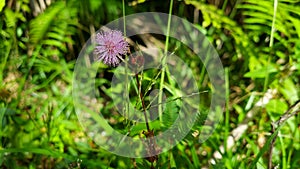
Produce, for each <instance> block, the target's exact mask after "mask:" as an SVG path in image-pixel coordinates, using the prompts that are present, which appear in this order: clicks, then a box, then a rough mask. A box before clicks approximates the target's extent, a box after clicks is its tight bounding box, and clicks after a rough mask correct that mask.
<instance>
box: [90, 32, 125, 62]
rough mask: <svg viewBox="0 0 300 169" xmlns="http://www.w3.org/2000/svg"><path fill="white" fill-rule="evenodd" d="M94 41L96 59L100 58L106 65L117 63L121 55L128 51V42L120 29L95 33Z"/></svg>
mask: <svg viewBox="0 0 300 169" xmlns="http://www.w3.org/2000/svg"><path fill="white" fill-rule="evenodd" d="M95 41H96V47H95V49H94V55H96V60H101V61H103V63H105V64H106V65H109V66H116V65H118V64H119V63H120V58H121V55H125V54H126V53H127V52H128V48H129V46H128V43H127V42H126V40H125V38H124V37H123V35H122V32H120V31H117V30H110V31H105V32H101V33H97V34H96V39H95Z"/></svg>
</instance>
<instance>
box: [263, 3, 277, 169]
mask: <svg viewBox="0 0 300 169" xmlns="http://www.w3.org/2000/svg"><path fill="white" fill-rule="evenodd" d="M277 5H278V0H274V13H273V19H272V28H271V37H270V43H269V47H270V48H271V49H270V51H271V53H270V55H271V54H272V51H273V49H272V48H273V43H274V33H275V22H276V13H277ZM270 55H269V56H268V62H267V68H266V78H265V82H264V89H263V92H266V90H267V85H268V83H269V71H268V69H269V64H270V62H271V56H270ZM273 131H275V127H274V126H273ZM276 136H277V135H276ZM276 136H275V138H274V140H272V142H271V148H270V150H269V159H268V160H269V162H268V168H269V169H271V168H272V154H273V146H274V142H275V139H276Z"/></svg>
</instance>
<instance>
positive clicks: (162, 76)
mask: <svg viewBox="0 0 300 169" xmlns="http://www.w3.org/2000/svg"><path fill="white" fill-rule="evenodd" d="M172 9H173V0H171V1H170V8H169V17H168V25H167V37H166V45H165V50H164V56H163V58H162V68H161V70H162V71H161V78H160V86H159V93H158V103H161V102H162V98H163V86H164V80H165V69H166V68H165V64H166V57H167V56H166V55H167V53H168V48H169V35H170V29H171V16H172ZM162 109H163V107H162V105H161V104H160V105H159V106H158V114H159V120H160V122H162Z"/></svg>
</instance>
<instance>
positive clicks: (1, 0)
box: [0, 0, 5, 12]
mask: <svg viewBox="0 0 300 169" xmlns="http://www.w3.org/2000/svg"><path fill="white" fill-rule="evenodd" d="M4 6H5V0H0V12H1V11H2V9H3V7H4Z"/></svg>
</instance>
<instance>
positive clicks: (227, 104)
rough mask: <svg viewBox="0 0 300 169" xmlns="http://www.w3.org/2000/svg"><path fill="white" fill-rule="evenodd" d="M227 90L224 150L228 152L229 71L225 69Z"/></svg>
mask: <svg viewBox="0 0 300 169" xmlns="http://www.w3.org/2000/svg"><path fill="white" fill-rule="evenodd" d="M225 88H226V113H225V138H224V147H225V148H224V149H225V152H227V138H228V135H229V116H230V114H229V92H230V91H229V70H228V67H226V68H225Z"/></svg>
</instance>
